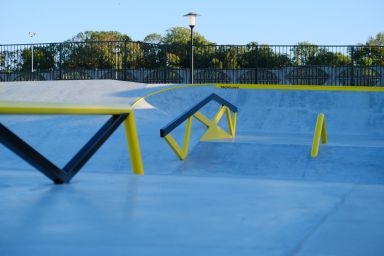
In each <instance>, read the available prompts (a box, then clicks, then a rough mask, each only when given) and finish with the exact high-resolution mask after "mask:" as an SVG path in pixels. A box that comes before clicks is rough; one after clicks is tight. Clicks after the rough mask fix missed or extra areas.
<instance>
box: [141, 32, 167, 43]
mask: <svg viewBox="0 0 384 256" xmlns="http://www.w3.org/2000/svg"><path fill="white" fill-rule="evenodd" d="M162 41H163V37H162V36H161V34H159V33H152V34H149V35H147V36H146V37H145V38H144V43H149V44H160V43H161V42H162Z"/></svg>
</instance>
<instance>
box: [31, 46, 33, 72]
mask: <svg viewBox="0 0 384 256" xmlns="http://www.w3.org/2000/svg"><path fill="white" fill-rule="evenodd" d="M31 71H32V73H33V44H32V70H31Z"/></svg>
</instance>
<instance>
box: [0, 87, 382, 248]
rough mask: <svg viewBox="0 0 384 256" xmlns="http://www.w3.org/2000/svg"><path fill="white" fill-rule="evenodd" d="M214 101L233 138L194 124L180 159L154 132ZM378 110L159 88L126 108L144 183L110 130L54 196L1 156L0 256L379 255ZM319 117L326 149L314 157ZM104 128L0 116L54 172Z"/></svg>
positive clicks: (331, 96) (77, 93)
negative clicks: (234, 118) (214, 137)
mask: <svg viewBox="0 0 384 256" xmlns="http://www.w3.org/2000/svg"><path fill="white" fill-rule="evenodd" d="M160 88H164V86H161V85H156V86H155V85H144V84H135V83H126V82H117V81H57V82H24V83H23V82H20V83H1V84H0V100H24V101H49V102H52V101H53V102H71V103H103V104H105V103H107V104H119V105H121V104H125V103H126V104H130V103H132V102H133V101H134V100H135V99H137V98H138V97H140V96H143V95H145V94H147V93H149V92H153V91H155V90H158V89H160ZM212 92H215V93H217V94H219V95H221V96H222V97H224V98H225V99H227V100H228V101H230V102H231V103H233V104H235V105H237V106H238V108H239V116H238V126H237V136H236V138H235V139H233V140H223V141H215V142H204V143H201V142H199V141H198V138H199V136H201V135H202V134H203V132H204V127H203V126H202V125H201V124H199V123H198V122H197V121H196V120H194V121H193V132H192V135H193V136H192V138H191V147H190V155H189V156H188V157H187V159H186V160H185V161H179V160H178V159H177V157H176V156H175V155H174V154H173V153H172V151H171V150H170V149H169V147H168V145H167V144H166V143H165V141H164V140H163V139H161V138H160V137H159V129H160V128H161V127H163V126H164V125H166V124H167V123H168V122H169V121H171V120H172V119H173V118H175V117H176V116H177V115H178V114H180V112H182V111H183V110H186V109H187V108H188V107H190V106H192V105H194V104H195V103H196V102H197V101H199V100H201V99H202V98H204V97H206V96H207V95H209V94H210V93H212ZM217 109H218V106H217V105H215V104H210V105H208V106H207V107H206V108H205V109H204V110H203V112H204V113H205V114H206V115H207V116H213V115H214V113H215V112H216V111H217ZM383 110H384V93H362V92H353V93H352V92H313V91H312V92H305V91H268V90H237V89H227V90H219V89H215V88H212V87H201V88H189V89H181V90H173V91H168V92H165V93H162V94H159V95H156V96H153V97H150V98H147V99H146V100H145V101H143V102H142V103H140V104H139V105H138V106H137V109H136V110H135V115H136V121H137V125H138V132H139V139H140V142H141V149H142V154H143V161H144V168H145V172H146V175H144V176H141V177H140V176H133V175H131V174H130V172H131V171H130V161H129V156H128V151H127V145H126V142H125V136H124V131H123V129H118V130H117V131H116V133H115V134H114V135H113V136H112V137H111V138H110V140H109V141H107V143H106V144H105V145H104V146H103V147H102V148H101V149H100V150H99V151H98V152H97V153H96V155H95V156H94V157H93V158H92V159H91V160H90V162H89V163H87V165H86V166H85V167H84V170H82V171H81V172H80V173H79V174H78V176H76V177H75V178H74V179H73V181H72V183H71V184H69V185H63V186H55V185H53V184H51V182H50V181H49V180H48V179H47V178H45V177H44V176H43V175H42V174H40V173H39V172H37V171H35V170H34V169H33V168H32V167H30V166H28V165H27V164H25V163H24V162H23V161H21V160H20V159H19V158H18V157H16V156H14V155H13V154H12V153H11V152H9V151H8V150H7V149H5V148H4V147H3V146H0V198H1V200H0V230H1V231H2V232H0V255H26V254H30V255H52V254H55V255H383V254H384V219H383V217H382V216H384V200H383V199H384V186H383V184H384V129H383V127H384V115H383ZM318 112H324V113H325V116H326V121H327V130H328V135H329V144H327V145H321V146H320V151H319V156H318V158H316V159H312V158H311V157H310V146H311V143H312V133H313V130H314V127H315V123H316V115H317V113H318ZM105 120H106V117H98V116H86V117H71V116H61V117H58V116H0V121H1V122H2V123H4V124H5V125H6V126H8V127H10V128H12V130H14V131H15V132H16V133H17V134H19V135H20V136H21V137H22V138H24V139H25V140H27V141H28V142H30V143H31V144H32V145H33V146H35V147H36V148H37V149H38V150H40V151H41V152H42V153H43V154H45V155H46V156H47V157H48V158H49V159H52V160H53V161H54V162H55V163H58V164H59V165H63V164H64V163H65V162H66V161H68V160H69V158H70V157H71V156H72V155H73V154H74V153H75V152H76V151H77V150H78V149H79V148H80V147H81V146H82V145H83V144H84V143H85V141H86V140H87V138H89V137H90V136H91V135H92V134H93V133H94V132H95V131H96V130H97V128H98V127H99V126H100V125H102V123H103V122H104V121H105ZM222 124H223V127H225V123H222ZM183 128H184V127H180V128H178V129H177V130H175V137H176V139H179V140H180V139H182V136H183V132H184V131H183Z"/></svg>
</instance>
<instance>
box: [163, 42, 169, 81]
mask: <svg viewBox="0 0 384 256" xmlns="http://www.w3.org/2000/svg"><path fill="white" fill-rule="evenodd" d="M163 47H164V83H165V84H166V83H167V82H168V77H167V73H168V72H167V71H168V53H167V51H168V47H167V45H166V44H164V45H163Z"/></svg>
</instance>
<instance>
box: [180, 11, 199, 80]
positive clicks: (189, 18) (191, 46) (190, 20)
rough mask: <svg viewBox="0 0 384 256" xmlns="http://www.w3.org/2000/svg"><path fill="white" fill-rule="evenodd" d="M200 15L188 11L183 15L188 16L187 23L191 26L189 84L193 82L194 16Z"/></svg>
mask: <svg viewBox="0 0 384 256" xmlns="http://www.w3.org/2000/svg"><path fill="white" fill-rule="evenodd" d="M197 16H200V15H198V14H197V13H194V12H190V13H187V14H185V15H184V17H188V25H189V27H190V28H191V42H190V55H191V56H190V59H191V69H190V71H191V74H190V77H191V84H193V28H194V27H195V25H196V17H197Z"/></svg>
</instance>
